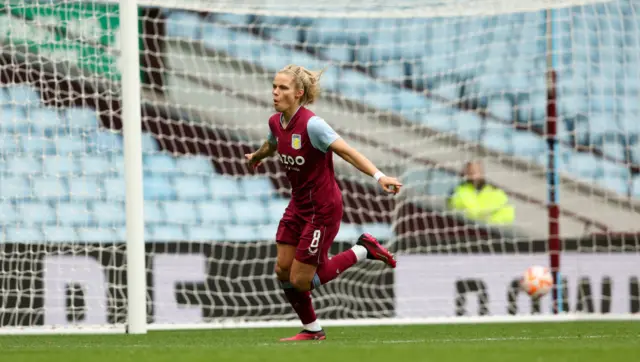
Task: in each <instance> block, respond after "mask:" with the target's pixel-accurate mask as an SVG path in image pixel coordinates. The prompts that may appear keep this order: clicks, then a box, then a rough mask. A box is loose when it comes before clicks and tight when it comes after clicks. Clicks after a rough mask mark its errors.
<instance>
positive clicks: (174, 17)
mask: <svg viewBox="0 0 640 362" xmlns="http://www.w3.org/2000/svg"><path fill="white" fill-rule="evenodd" d="M165 24H166V25H165V27H166V31H167V36H168V37H171V38H185V39H192V40H197V39H198V34H199V31H200V27H201V18H200V16H199V15H198V14H197V13H193V12H186V11H172V12H170V13H169V14H168V16H167V20H166V22H165Z"/></svg>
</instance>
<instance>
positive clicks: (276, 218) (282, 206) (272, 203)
mask: <svg viewBox="0 0 640 362" xmlns="http://www.w3.org/2000/svg"><path fill="white" fill-rule="evenodd" d="M287 206H289V200H284V199H271V200H269V201H268V202H267V217H268V218H269V222H270V223H273V224H277V223H279V222H280V219H281V218H282V216H283V215H284V212H285V210H286V209H287Z"/></svg>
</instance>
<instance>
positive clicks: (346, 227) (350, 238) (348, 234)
mask: <svg viewBox="0 0 640 362" xmlns="http://www.w3.org/2000/svg"><path fill="white" fill-rule="evenodd" d="M361 234H362V228H361V227H360V225H358V224H348V223H341V224H340V230H338V235H336V238H335V240H336V241H342V242H347V243H353V244H355V243H356V241H358V237H360V235H361Z"/></svg>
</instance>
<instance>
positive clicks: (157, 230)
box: [148, 225, 187, 243]
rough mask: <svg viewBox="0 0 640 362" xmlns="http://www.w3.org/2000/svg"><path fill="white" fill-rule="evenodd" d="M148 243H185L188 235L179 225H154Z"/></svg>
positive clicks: (150, 229)
mask: <svg viewBox="0 0 640 362" xmlns="http://www.w3.org/2000/svg"><path fill="white" fill-rule="evenodd" d="M149 231H150V235H149V239H148V242H152V243H154V242H165V241H179V242H182V241H185V240H187V235H186V233H185V232H184V228H183V227H182V226H177V225H153V226H151V227H150V228H149Z"/></svg>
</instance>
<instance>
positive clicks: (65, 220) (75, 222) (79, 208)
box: [56, 200, 93, 226]
mask: <svg viewBox="0 0 640 362" xmlns="http://www.w3.org/2000/svg"><path fill="white" fill-rule="evenodd" d="M56 214H57V220H58V224H59V225H68V226H86V225H89V224H90V223H91V222H92V221H93V220H92V218H91V211H90V210H89V207H88V204H87V203H84V202H77V201H73V200H72V201H71V202H69V203H67V202H64V203H59V204H57V205H56Z"/></svg>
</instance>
